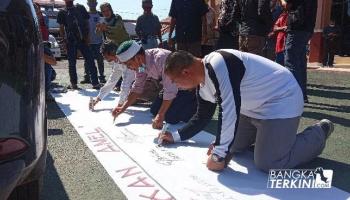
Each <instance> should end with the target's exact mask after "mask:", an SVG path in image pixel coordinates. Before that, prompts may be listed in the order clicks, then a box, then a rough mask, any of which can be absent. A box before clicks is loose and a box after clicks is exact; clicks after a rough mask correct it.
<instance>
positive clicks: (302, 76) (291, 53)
mask: <svg viewBox="0 0 350 200" xmlns="http://www.w3.org/2000/svg"><path fill="white" fill-rule="evenodd" d="M311 36H312V33H310V32H306V31H290V32H288V33H287V37H286V46H285V55H284V56H285V57H284V65H285V67H287V68H288V69H289V70H290V71H291V72H292V73H293V75H294V77H295V79H296V80H297V81H298V83H299V86H300V87H301V90H302V91H303V95H304V100H307V94H306V82H307V73H306V67H307V60H306V45H307V43H308V42H309V40H310V38H311Z"/></svg>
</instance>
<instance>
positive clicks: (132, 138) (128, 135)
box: [116, 128, 144, 144]
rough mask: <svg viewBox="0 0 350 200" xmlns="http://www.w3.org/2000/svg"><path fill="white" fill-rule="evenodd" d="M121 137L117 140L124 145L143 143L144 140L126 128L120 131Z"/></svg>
mask: <svg viewBox="0 0 350 200" xmlns="http://www.w3.org/2000/svg"><path fill="white" fill-rule="evenodd" d="M120 133H121V136H117V137H116V138H117V139H122V140H123V141H124V142H126V143H139V144H142V143H144V139H143V138H142V137H140V136H139V135H136V134H135V133H133V132H132V131H130V130H129V129H127V128H124V130H121V131H120Z"/></svg>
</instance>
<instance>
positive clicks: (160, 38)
mask: <svg viewBox="0 0 350 200" xmlns="http://www.w3.org/2000/svg"><path fill="white" fill-rule="evenodd" d="M156 22H157V36H158V38H159V44H160V45H162V25H161V23H160V21H159V18H158V16H156ZM160 47H162V46H160Z"/></svg>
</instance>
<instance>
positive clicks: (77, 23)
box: [57, 4, 90, 40]
mask: <svg viewBox="0 0 350 200" xmlns="http://www.w3.org/2000/svg"><path fill="white" fill-rule="evenodd" d="M89 18H90V15H89V13H88V12H87V11H86V9H85V7H84V6H82V5H79V4H77V5H75V6H73V7H71V8H65V9H63V10H60V11H59V12H58V14H57V23H58V24H62V25H64V27H65V31H66V37H67V39H68V40H82V39H83V38H84V37H86V36H87V35H88V34H89V27H88V21H87V20H88V19H89Z"/></svg>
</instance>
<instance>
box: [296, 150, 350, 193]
mask: <svg viewBox="0 0 350 200" xmlns="http://www.w3.org/2000/svg"><path fill="white" fill-rule="evenodd" d="M317 167H323V169H332V170H333V180H332V186H335V187H337V188H339V189H342V190H344V191H346V192H350V182H349V180H350V165H348V164H345V163H341V162H337V161H334V160H329V159H325V158H320V157H318V158H316V159H314V160H313V161H311V162H309V163H307V164H304V165H300V166H298V167H297V168H301V169H316V168H317Z"/></svg>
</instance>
